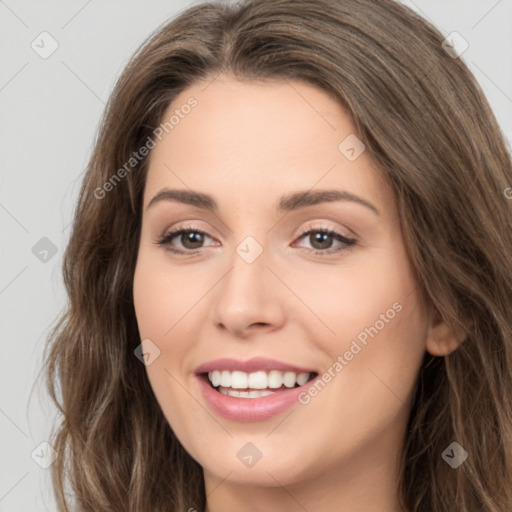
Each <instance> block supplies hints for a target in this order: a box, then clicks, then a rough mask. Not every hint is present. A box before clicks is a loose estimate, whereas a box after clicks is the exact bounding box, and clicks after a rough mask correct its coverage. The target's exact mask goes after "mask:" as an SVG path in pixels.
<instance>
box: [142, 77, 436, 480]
mask: <svg viewBox="0 0 512 512" xmlns="http://www.w3.org/2000/svg"><path fill="white" fill-rule="evenodd" d="M206 85H207V84H206V83H201V84H199V83H198V84H195V85H193V86H191V87H190V88H189V89H187V90H186V91H184V92H183V93H182V94H180V95H179V96H178V97H177V98H176V99H175V101H174V102H173V103H172V105H170V107H169V109H168V112H167V113H166V115H165V120H168V119H169V118H170V117H171V115H173V113H174V112H175V111H176V110H178V111H179V112H180V113H181V115H178V117H177V118H176V119H178V118H179V122H174V123H173V126H172V129H168V130H167V132H168V133H166V132H165V131H164V133H163V136H162V137H161V140H158V141H157V143H156V147H155V148H154V149H153V150H152V154H151V157H150V164H149V168H148V175H147V181H146V186H145V191H144V206H143V217H142V230H141V238H140V246H139V252H138V259H137V266H136V271H135V276H134V286H133V294H134V302H135V310H136V316H137V322H138V326H139V332H140V337H141V340H144V343H143V346H144V349H145V351H146V352H148V353H149V354H150V356H149V358H148V362H147V366H146V369H147V375H148V378H149V381H150V383H151V386H152V389H153V390H154V393H155V396H156V398H157V400H158V402H159V404H160V406H161V408H162V411H163V413H164V415H165V417H166V418H167V420H168V422H169V424H170V425H171V427H172V429H173V431H174V432H175V434H176V436H177V437H178V438H179V440H180V442H181V443H182V444H183V446H184V447H185V449H186V450H187V451H188V452H189V453H190V455H191V456H192V457H193V458H194V459H196V460H197V461H198V462H199V463H200V464H201V466H202V467H203V468H204V471H205V477H206V478H207V479H215V478H217V479H218V480H219V481H220V480H221V479H224V478H226V475H229V477H228V480H229V481H230V482H235V483H244V482H245V483H251V484H252V485H258V484H261V485H266V486H275V485H277V484H276V481H278V482H280V484H281V485H289V486H293V485H299V484H300V483H301V482H306V481H309V482H311V481H313V480H314V479H315V478H318V477H319V476H321V475H325V474H326V472H328V473H329V474H331V475H333V474H339V475H345V477H349V476H350V475H352V474H353V473H354V470H356V469H357V468H360V469H361V471H364V470H366V471H368V470H370V469H369V468H380V467H387V466H389V464H390V463H392V462H393V461H395V459H396V453H397V450H398V449H399V448H400V443H401V442H402V440H403V437H404V429H405V425H406V421H407V419H408V415H409V407H410V399H411V396H412V392H413V389H414V385H415V381H416V378H417V374H418V370H419V368H420V366H421V361H422V358H423V355H424V353H425V349H426V347H427V342H428V339H429V336H430V335H431V330H430V325H429V323H428V321H427V315H426V310H425V307H424V305H423V302H422V301H421V300H420V297H419V295H418V291H417V283H416V281H415V278H414V273H413V269H412V267H411V264H410V262H409V260H408V258H407V254H406V248H405V246H404V241H403V238H402V233H401V230H400V224H399V219H398V214H397V208H396V200H395V197H394V195H393V193H392V190H391V188H390V187H389V185H388V184H387V183H386V181H385V180H384V179H383V177H382V176H381V175H380V173H379V172H378V170H377V169H376V168H375V167H374V166H373V165H372V162H371V160H370V157H369V154H368V151H364V150H363V151H362V152H361V149H362V148H361V147H360V146H359V144H360V143H359V142H358V140H357V139H356V138H355V128H354V125H353V124H352V121H351V119H350V117H349V116H348V115H347V113H346V112H345V111H344V110H343V109H342V108H341V107H340V105H339V104H338V103H337V102H335V101H334V100H333V99H332V98H331V97H330V96H328V95H327V94H325V93H324V92H322V91H321V90H319V89H317V88H315V87H313V86H310V85H306V84H303V83H300V82H291V83H284V82H238V81H235V80H234V79H231V78H229V77H227V76H221V77H218V78H217V79H216V80H214V81H213V82H211V83H210V84H209V85H208V87H206ZM205 87H206V88H205ZM191 97H193V98H195V101H194V104H195V106H194V107H192V108H185V107H184V105H187V102H189V103H188V104H192V103H191V101H190V100H189V98H191ZM175 121H176V120H175ZM347 137H348V139H347ZM166 191H167V192H166ZM169 191H171V192H169ZM172 191H181V192H182V194H181V195H180V194H177V193H176V192H172ZM320 191H331V192H330V193H329V194H327V195H324V196H323V197H321V196H319V195H318V193H319V192H320ZM193 192H195V193H197V194H204V195H207V196H209V197H208V198H206V197H205V196H199V197H195V196H194V195H193ZM298 192H306V193H308V194H309V196H306V195H302V196H297V195H296V194H297V193H298ZM336 194H337V195H336ZM181 230H183V232H182V231H181ZM208 374H209V376H210V377H208ZM211 381H213V383H212V382H211ZM214 386H215V387H214Z"/></svg>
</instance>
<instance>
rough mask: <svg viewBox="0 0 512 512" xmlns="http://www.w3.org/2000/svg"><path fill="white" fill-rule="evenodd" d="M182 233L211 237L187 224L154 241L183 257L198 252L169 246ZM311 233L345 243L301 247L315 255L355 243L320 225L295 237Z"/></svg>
mask: <svg viewBox="0 0 512 512" xmlns="http://www.w3.org/2000/svg"><path fill="white" fill-rule="evenodd" d="M184 233H199V234H200V235H205V236H207V237H209V238H211V237H210V235H208V233H206V232H205V231H203V230H202V229H199V228H197V227H196V226H193V225H189V226H184V227H181V228H178V229H174V230H172V231H169V232H168V233H167V234H165V235H163V236H162V237H160V238H159V239H158V240H157V241H156V242H155V243H156V244H158V245H161V246H163V247H165V249H166V250H168V251H170V252H172V253H175V254H179V255H181V256H185V257H186V256H193V255H194V254H197V253H199V252H200V250H201V249H196V250H187V251H182V250H181V249H176V248H174V247H171V246H170V242H171V241H172V240H173V239H174V238H176V237H177V236H179V235H182V234H184ZM311 233H322V234H327V235H332V236H333V237H334V238H335V239H336V240H338V241H339V242H342V243H344V244H346V247H343V248H341V249H326V250H323V251H322V250H319V249H307V248H304V247H303V249H306V250H307V251H308V252H313V253H314V254H315V255H322V256H323V255H325V254H333V253H339V252H343V251H347V250H350V249H351V248H352V247H353V246H354V245H355V244H356V240H355V239H353V238H347V237H346V236H343V235H342V234H341V233H338V232H337V231H335V230H333V229H329V228H321V227H320V228H313V229H311V228H308V229H306V230H304V231H302V232H301V234H300V235H299V236H298V237H297V239H300V238H303V237H304V236H305V235H309V234H311Z"/></svg>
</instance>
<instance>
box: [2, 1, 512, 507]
mask: <svg viewBox="0 0 512 512" xmlns="http://www.w3.org/2000/svg"><path fill="white" fill-rule="evenodd" d="M195 3H197V2H190V1H175V0H173V1H172V2H171V1H162V0H151V1H145V2H143V1H142V0H129V1H126V0H123V1H121V0H115V1H110V2H106V1H102V2H100V1H98V0H89V1H87V0H81V1H75V0H73V1H69V0H67V1H64V0H59V1H35V0H33V1H15V0H7V2H2V1H0V23H1V28H0V39H1V46H0V48H1V50H2V54H1V56H2V64H1V66H0V107H1V115H0V126H1V130H2V132H1V133H2V136H1V137H0V155H1V175H0V176H1V183H0V227H1V233H2V243H1V244H0V251H1V266H0V318H1V322H2V324H1V326H2V357H1V358H0V432H1V437H0V439H1V445H0V461H1V466H0V512H29V511H30V512H39V511H43V510H55V504H54V501H53V496H52V493H51V489H50V483H49V482H50V480H49V470H48V469H44V468H42V467H40V465H38V464H37V463H36V461H39V462H40V463H41V464H43V465H44V464H45V463H46V464H47V463H48V462H49V461H50V460H51V459H50V454H51V450H49V449H48V448H47V447H46V448H45V445H42V446H40V443H42V442H45V440H46V439H48V434H49V432H50V427H51V424H52V422H53V419H54V418H55V412H54V410H53V408H52V406H51V404H50V402H49V399H48V398H47V397H46V393H45V391H44V388H43V387H42V386H41V380H39V381H36V376H37V373H38V371H39V369H40V365H41V357H42V348H43V344H44V341H45V338H46V335H47V334H48V332H49V328H50V326H51V325H53V323H54V321H55V319H56V317H57V315H58V314H59V313H60V312H61V311H62V310H63V308H64V304H65V293H64V287H63V283H62V278H61V270H60V267H61V264H62V254H63V250H64V248H65V245H66V242H67V239H68V236H69V225H70V222H71V215H72V208H73V205H74V203H75V201H76V199H77V193H78V190H79V184H80V179H81V175H82V173H83V171H84V169H85V165H86V163H87V159H88V155H89V153H90V150H91V147H92V143H93V138H94V135H95V130H96V128H97V124H98V121H99V118H100V115H101V113H102V110H103V107H104V104H105V102H106V100H107V98H108V95H109V93H110V91H111V89H112V87H113V84H114V81H115V79H116V77H117V76H118V75H119V73H120V71H121V70H122V68H123V66H124V65H125V64H126V62H127V59H128V58H129V56H130V55H131V54H132V53H133V51H134V50H135V49H136V48H137V47H138V46H139V44H140V43H141V42H142V41H143V40H144V39H145V38H146V37H147V36H148V35H149V33H150V32H152V31H153V30H154V29H156V28H157V27H158V26H160V25H161V24H163V23H164V22H165V21H166V20H167V19H168V18H170V17H172V16H174V15H175V14H176V13H177V12H178V11H180V10H182V9H183V8H186V7H188V6H190V5H192V4H195ZM403 3H405V4H406V5H408V6H410V7H412V8H413V9H415V10H416V11H418V12H420V14H422V15H423V16H424V17H426V18H428V19H430V21H432V22H433V23H434V24H435V25H437V26H438V27H439V28H440V30H441V31H442V32H443V34H444V35H448V34H450V33H451V32H452V31H457V32H459V33H460V34H461V35H462V36H463V37H464V39H466V40H467V41H468V43H469V48H468V49H467V51H466V52H465V53H464V54H463V55H462V58H463V60H464V61H465V62H466V63H468V65H469V66H470V69H471V70H472V71H473V73H474V74H475V76H476V78H477V79H478V81H479V82H480V84H481V85H482V88H483V89H484V92H485V93H486V95H487V98H488V99H489V101H490V104H491V107H492V108H493V110H494V112H495V114H496V116H497V118H498V121H499V123H500V125H501V127H502V129H503V132H504V134H505V135H506V137H507V138H508V140H509V144H510V141H512V0H499V1H497V0H472V1H468V0H460V1H447V0H437V1H433V0H428V1H427V0H414V2H413V1H409V0H407V1H406V0H404V2H403ZM43 31H46V32H48V33H50V34H51V36H52V37H53V38H54V39H55V40H56V41H57V42H58V45H59V46H58V49H57V50H56V51H55V52H54V53H53V54H52V55H51V56H49V57H48V58H46V59H43V58H41V57H40V56H39V54H38V53H36V52H35V51H34V49H33V48H32V47H31V44H32V41H34V40H35V41H36V43H38V41H40V38H38V36H39V34H41V32H43ZM39 44H40V45H41V44H42V43H40V42H39ZM45 48H46V49H48V48H49V41H48V40H47V41H46V43H45ZM510 185H511V186H512V184H510ZM44 237H46V238H47V239H49V240H50V241H51V244H52V245H53V246H54V250H55V251H56V252H55V254H54V255H52V252H51V251H50V252H49V253H48V254H45V253H44V252H42V251H43V250H44V249H45V248H46V249H48V241H42V242H41V241H40V240H41V239H42V238H44ZM45 244H46V245H45ZM51 244H50V245H51ZM34 246H35V249H34V250H33V248H34ZM34 252H35V254H34ZM34 450H35V452H34ZM31 454H33V455H32V456H31Z"/></svg>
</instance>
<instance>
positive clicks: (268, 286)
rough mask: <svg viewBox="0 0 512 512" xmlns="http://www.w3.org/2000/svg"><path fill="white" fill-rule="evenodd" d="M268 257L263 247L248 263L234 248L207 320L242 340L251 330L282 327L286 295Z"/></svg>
mask: <svg viewBox="0 0 512 512" xmlns="http://www.w3.org/2000/svg"><path fill="white" fill-rule="evenodd" d="M241 255H242V256H241ZM271 260H272V258H271V257H270V251H269V250H266V249H264V250H263V252H262V253H261V254H259V256H258V257H257V258H256V259H255V260H254V261H252V262H251V259H250V258H247V257H246V255H245V254H243V253H242V252H240V253H238V252H236V251H234V254H233V256H232V258H231V260H230V263H231V265H230V269H229V270H228V271H227V273H226V274H225V275H224V277H223V278H222V279H221V281H220V282H219V284H218V285H217V286H216V287H215V289H214V290H215V291H214V293H213V294H212V297H211V300H212V303H213V306H212V308H211V310H210V311H211V313H210V320H211V321H212V322H213V324H214V325H215V327H216V328H217V329H223V330H226V331H228V332H230V333H231V334H232V335H233V336H235V337H237V338H243V339H245V338H247V337H249V336H251V333H261V332H272V331H274V330H277V329H280V328H282V326H283V325H284V323H285V317H286V306H285V304H286V300H287V298H288V300H289V296H288V297H287V295H286V287H285V286H284V285H283V283H282V282H281V281H280V280H279V279H278V277H276V273H277V272H276V269H275V267H276V265H273V264H272V261H271ZM269 267H270V268H269ZM271 267H274V268H271ZM288 294H289V292H288Z"/></svg>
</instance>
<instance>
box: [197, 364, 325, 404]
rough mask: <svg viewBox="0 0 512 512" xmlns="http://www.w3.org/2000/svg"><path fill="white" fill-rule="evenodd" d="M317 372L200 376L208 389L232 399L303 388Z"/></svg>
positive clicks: (218, 371)
mask: <svg viewBox="0 0 512 512" xmlns="http://www.w3.org/2000/svg"><path fill="white" fill-rule="evenodd" d="M317 376H318V373H317V372H292V371H280V370H270V371H268V370H258V371H255V372H250V373H247V372H243V371H239V370H235V371H230V370H213V371H210V372H205V373H201V374H200V378H202V379H203V380H204V381H205V382H206V383H207V384H208V385H209V386H210V388H212V389H214V390H215V391H217V392H218V393H220V394H222V395H225V396H230V397H234V398H261V397H264V396H269V395H274V394H276V393H282V392H286V391H289V390H291V389H295V388H298V387H301V386H304V385H305V384H307V383H308V382H310V381H311V380H313V379H314V378H315V377H317Z"/></svg>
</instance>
